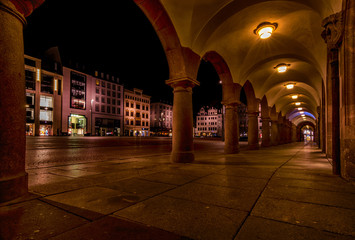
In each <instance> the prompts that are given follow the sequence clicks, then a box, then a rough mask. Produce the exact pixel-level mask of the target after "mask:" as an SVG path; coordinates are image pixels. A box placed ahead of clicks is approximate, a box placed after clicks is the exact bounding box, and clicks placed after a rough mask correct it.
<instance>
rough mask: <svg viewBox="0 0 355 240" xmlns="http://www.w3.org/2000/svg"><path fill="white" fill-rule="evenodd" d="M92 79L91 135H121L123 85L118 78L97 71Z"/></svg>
mask: <svg viewBox="0 0 355 240" xmlns="http://www.w3.org/2000/svg"><path fill="white" fill-rule="evenodd" d="M92 80H93V81H92V86H91V89H92V96H93V98H92V99H91V102H90V104H91V105H90V109H91V110H90V111H91V114H92V116H91V118H92V119H93V121H92V125H91V133H92V135H95V136H121V135H123V109H124V108H123V92H124V91H123V85H121V84H119V78H116V77H114V76H109V75H108V74H106V75H105V74H104V73H99V72H97V71H95V73H94V77H93V79H92Z"/></svg>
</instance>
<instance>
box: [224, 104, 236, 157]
mask: <svg viewBox="0 0 355 240" xmlns="http://www.w3.org/2000/svg"><path fill="white" fill-rule="evenodd" d="M224 105H225V108H226V113H225V118H224V128H225V132H224V153H226V154H233V153H238V152H239V118H238V105H239V104H238V103H229V104H224Z"/></svg>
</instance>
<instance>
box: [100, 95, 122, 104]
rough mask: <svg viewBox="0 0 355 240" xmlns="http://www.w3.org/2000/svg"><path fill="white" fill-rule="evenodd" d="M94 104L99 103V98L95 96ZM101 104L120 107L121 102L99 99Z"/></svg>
mask: <svg viewBox="0 0 355 240" xmlns="http://www.w3.org/2000/svg"><path fill="white" fill-rule="evenodd" d="M95 102H97V103H99V102H100V96H95ZM101 103H107V104H112V105H117V106H120V105H121V100H117V101H116V99H115V98H106V97H101Z"/></svg>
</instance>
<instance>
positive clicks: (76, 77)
mask: <svg viewBox="0 0 355 240" xmlns="http://www.w3.org/2000/svg"><path fill="white" fill-rule="evenodd" d="M70 79H71V81H70V89H71V91H70V107H71V108H77V109H85V108H86V106H85V101H86V76H85V75H82V74H79V73H76V72H73V71H72V72H71V73H70ZM52 86H53V84H52Z"/></svg>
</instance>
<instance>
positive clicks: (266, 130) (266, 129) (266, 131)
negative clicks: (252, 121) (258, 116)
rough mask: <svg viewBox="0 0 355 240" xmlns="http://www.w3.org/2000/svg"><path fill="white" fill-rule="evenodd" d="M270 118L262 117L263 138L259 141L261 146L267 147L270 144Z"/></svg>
mask: <svg viewBox="0 0 355 240" xmlns="http://www.w3.org/2000/svg"><path fill="white" fill-rule="evenodd" d="M270 121H271V120H270V118H262V132H263V138H262V142H261V146H262V147H269V146H270V145H271V139H270V126H269V123H270Z"/></svg>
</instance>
